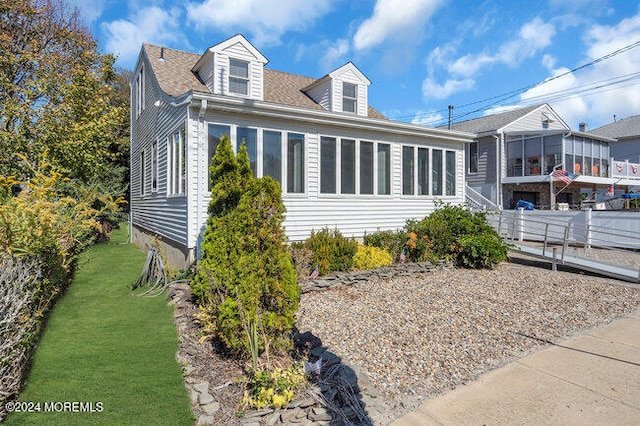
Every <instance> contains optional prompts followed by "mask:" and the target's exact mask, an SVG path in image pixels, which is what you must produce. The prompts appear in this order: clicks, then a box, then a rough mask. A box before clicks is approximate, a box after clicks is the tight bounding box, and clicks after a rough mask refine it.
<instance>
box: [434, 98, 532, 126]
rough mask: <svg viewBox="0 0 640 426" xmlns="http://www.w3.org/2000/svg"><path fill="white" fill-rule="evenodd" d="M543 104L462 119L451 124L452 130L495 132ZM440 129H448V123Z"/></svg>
mask: <svg viewBox="0 0 640 426" xmlns="http://www.w3.org/2000/svg"><path fill="white" fill-rule="evenodd" d="M541 105H544V104H539V105H532V106H530V107H526V108H520V109H514V110H511V111H506V112H501V113H498V114H492V115H486V116H484V117H479V118H474V119H471V120H467V121H460V122H458V123H452V124H451V130H458V131H462V132H469V133H486V132H494V131H496V130H498V129H501V128H503V127H504V126H506V125H507V124H509V123H512V122H514V121H516V120H517V119H519V118H521V117H524V116H525V115H527V114H528V113H530V112H531V111H533V110H535V109H536V108H539V107H540V106H541ZM439 128H440V129H446V128H447V125H444V126H439Z"/></svg>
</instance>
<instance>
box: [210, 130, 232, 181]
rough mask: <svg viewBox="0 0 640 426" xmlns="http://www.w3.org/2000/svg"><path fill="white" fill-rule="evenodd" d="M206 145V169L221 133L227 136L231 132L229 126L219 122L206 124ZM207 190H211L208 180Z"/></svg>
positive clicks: (218, 142)
mask: <svg viewBox="0 0 640 426" xmlns="http://www.w3.org/2000/svg"><path fill="white" fill-rule="evenodd" d="M208 129H209V131H208V146H207V153H208V154H207V155H208V157H207V170H209V167H210V166H211V159H212V158H213V156H214V155H215V153H216V149H218V145H219V144H220V138H221V137H222V135H227V137H228V136H229V135H230V134H231V129H230V127H229V126H221V125H219V124H209V126H208ZM207 180H209V179H207ZM208 188H209V191H211V181H209V187H208Z"/></svg>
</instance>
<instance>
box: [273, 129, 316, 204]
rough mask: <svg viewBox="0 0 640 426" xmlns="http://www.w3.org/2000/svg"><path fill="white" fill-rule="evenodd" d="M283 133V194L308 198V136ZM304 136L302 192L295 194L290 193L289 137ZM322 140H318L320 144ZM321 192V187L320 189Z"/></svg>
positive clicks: (290, 132)
mask: <svg viewBox="0 0 640 426" xmlns="http://www.w3.org/2000/svg"><path fill="white" fill-rule="evenodd" d="M282 133H283V135H284V136H283V138H282V144H283V150H282V165H283V170H282V173H283V174H282V176H283V177H282V192H283V193H284V194H287V195H288V196H294V197H295V196H298V197H303V196H306V194H307V188H308V187H307V185H308V184H309V179H308V177H307V175H306V170H308V161H309V158H308V155H307V150H308V139H307V135H306V133H302V132H295V131H288V130H287V131H284V130H283V131H282ZM291 134H293V135H302V191H301V192H293V191H289V135H291ZM319 141H320V140H319V139H318V142H319ZM318 190H319V187H318Z"/></svg>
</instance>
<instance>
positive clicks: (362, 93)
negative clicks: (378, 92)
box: [332, 70, 367, 116]
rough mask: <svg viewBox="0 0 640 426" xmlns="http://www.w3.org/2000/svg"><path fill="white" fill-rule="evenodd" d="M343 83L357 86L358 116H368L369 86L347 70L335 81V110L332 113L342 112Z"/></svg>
mask: <svg viewBox="0 0 640 426" xmlns="http://www.w3.org/2000/svg"><path fill="white" fill-rule="evenodd" d="M342 83H352V84H355V85H356V86H357V87H358V88H357V111H356V114H358V115H362V116H366V115H367V85H366V84H363V82H362V80H360V78H359V77H358V76H357V75H356V74H355V73H354V72H353V71H351V70H347V71H345V72H343V73H342V74H340V76H339V77H336V78H335V79H334V80H333V93H334V94H335V96H334V97H333V108H332V111H342V87H343V86H342Z"/></svg>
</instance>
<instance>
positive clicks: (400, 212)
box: [284, 196, 464, 241]
mask: <svg viewBox="0 0 640 426" xmlns="http://www.w3.org/2000/svg"><path fill="white" fill-rule="evenodd" d="M436 199H440V200H443V201H445V202H449V203H452V204H461V203H462V202H463V201H464V200H463V197H460V196H456V197H400V198H398V197H391V196H386V197H383V196H379V197H350V198H346V197H336V198H318V199H317V200H307V199H300V198H292V197H287V196H285V197H284V204H285V207H286V208H287V213H286V216H285V221H284V226H285V230H286V234H287V237H288V238H289V239H290V240H291V241H300V240H304V239H306V238H308V237H309V235H310V234H311V231H312V230H315V231H318V230H320V229H322V228H325V227H328V228H330V229H338V230H339V231H340V232H341V233H342V234H343V235H344V236H347V237H362V236H363V235H364V234H365V233H367V234H371V233H373V232H376V231H385V230H396V229H400V228H402V227H403V226H404V225H405V223H406V221H407V220H408V219H422V218H424V217H425V216H427V215H429V214H430V213H431V212H433V211H434V209H435V200H436Z"/></svg>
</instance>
